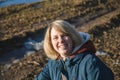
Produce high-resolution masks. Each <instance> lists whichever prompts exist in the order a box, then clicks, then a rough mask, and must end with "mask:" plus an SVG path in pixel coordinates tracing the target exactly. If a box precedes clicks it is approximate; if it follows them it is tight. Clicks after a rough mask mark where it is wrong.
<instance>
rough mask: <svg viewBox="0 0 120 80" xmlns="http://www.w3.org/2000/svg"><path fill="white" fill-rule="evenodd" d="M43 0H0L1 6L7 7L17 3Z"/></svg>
mask: <svg viewBox="0 0 120 80" xmlns="http://www.w3.org/2000/svg"><path fill="white" fill-rule="evenodd" d="M41 1H44V0H0V7H7V6H10V5H17V4H30V3H35V2H41Z"/></svg>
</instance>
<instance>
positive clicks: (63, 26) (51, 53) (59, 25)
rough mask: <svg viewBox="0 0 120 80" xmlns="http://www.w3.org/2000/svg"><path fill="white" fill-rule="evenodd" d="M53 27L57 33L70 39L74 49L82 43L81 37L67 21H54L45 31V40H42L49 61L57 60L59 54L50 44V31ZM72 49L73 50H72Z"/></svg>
mask: <svg viewBox="0 0 120 80" xmlns="http://www.w3.org/2000/svg"><path fill="white" fill-rule="evenodd" d="M52 27H54V28H55V29H56V30H57V31H60V32H62V33H65V34H67V35H68V36H70V38H71V39H72V42H73V44H74V47H76V46H78V45H80V44H81V43H82V37H81V36H80V34H79V32H78V31H76V29H75V28H74V27H73V26H72V25H71V24H70V23H68V22H67V21H63V20H56V21H54V22H52V23H51V24H50V25H49V26H48V28H47V31H46V34H45V38H44V45H43V46H44V51H45V53H46V55H47V56H48V57H49V58H51V59H57V58H58V56H59V53H58V52H56V50H55V49H54V48H53V45H52V43H51V29H52ZM74 47H73V48H74Z"/></svg>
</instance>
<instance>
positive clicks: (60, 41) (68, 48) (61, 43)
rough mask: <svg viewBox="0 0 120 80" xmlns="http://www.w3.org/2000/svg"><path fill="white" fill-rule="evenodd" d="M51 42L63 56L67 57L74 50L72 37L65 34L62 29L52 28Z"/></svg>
mask: <svg viewBox="0 0 120 80" xmlns="http://www.w3.org/2000/svg"><path fill="white" fill-rule="evenodd" d="M51 42H52V45H53V47H54V49H55V50H56V51H57V52H58V53H59V54H60V55H61V57H67V56H68V55H69V54H70V53H71V52H72V46H73V43H72V40H71V38H70V37H69V36H68V35H66V34H63V33H62V32H60V31H57V30H55V28H52V29H51Z"/></svg>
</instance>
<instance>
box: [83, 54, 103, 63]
mask: <svg viewBox="0 0 120 80" xmlns="http://www.w3.org/2000/svg"><path fill="white" fill-rule="evenodd" d="M82 61H83V62H84V63H87V64H86V65H95V64H97V65H99V64H103V62H102V61H101V60H100V59H99V57H97V56H96V55H95V54H93V53H87V54H86V55H85V56H84V58H83V60H82Z"/></svg>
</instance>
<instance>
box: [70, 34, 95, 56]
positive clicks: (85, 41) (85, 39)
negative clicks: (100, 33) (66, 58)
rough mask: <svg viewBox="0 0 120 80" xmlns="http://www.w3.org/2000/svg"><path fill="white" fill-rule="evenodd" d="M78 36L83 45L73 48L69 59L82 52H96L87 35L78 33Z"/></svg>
mask: <svg viewBox="0 0 120 80" xmlns="http://www.w3.org/2000/svg"><path fill="white" fill-rule="evenodd" d="M80 36H81V37H82V39H83V43H82V44H81V45H79V46H77V47H75V48H74V50H73V52H72V54H71V56H70V57H74V56H75V55H77V54H80V53H84V52H90V53H95V52H96V48H95V46H94V44H93V42H92V41H91V40H90V35H89V34H88V33H84V32H80Z"/></svg>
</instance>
